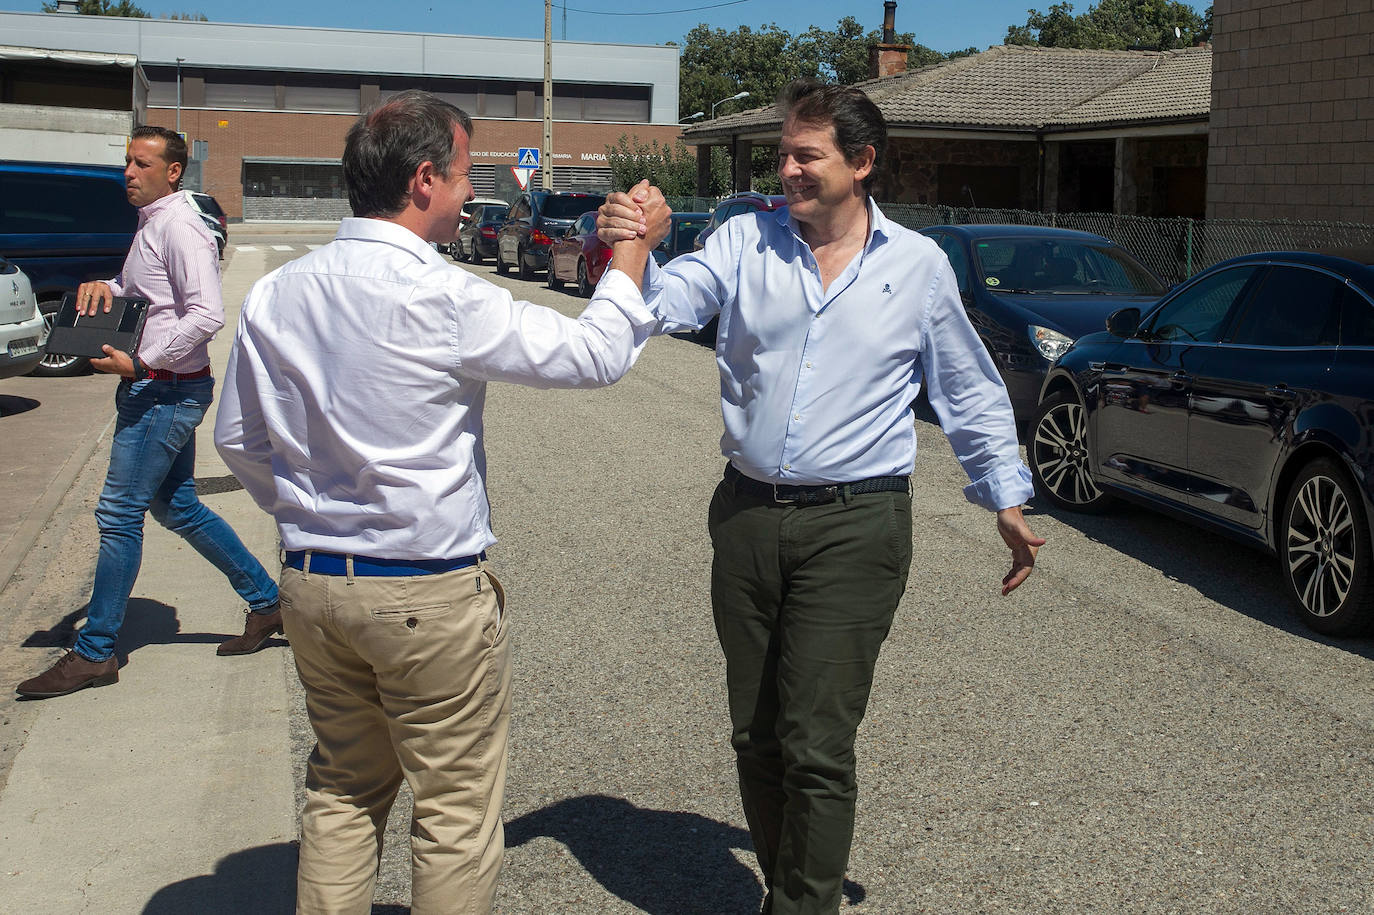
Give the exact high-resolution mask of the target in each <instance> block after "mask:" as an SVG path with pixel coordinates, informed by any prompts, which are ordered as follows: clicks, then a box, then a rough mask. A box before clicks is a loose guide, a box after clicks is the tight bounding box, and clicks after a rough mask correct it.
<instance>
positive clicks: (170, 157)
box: [129, 124, 186, 187]
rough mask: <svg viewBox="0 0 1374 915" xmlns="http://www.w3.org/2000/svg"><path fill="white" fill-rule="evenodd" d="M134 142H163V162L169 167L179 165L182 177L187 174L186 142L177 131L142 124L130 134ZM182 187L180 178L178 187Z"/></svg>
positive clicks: (130, 138) (130, 139) (131, 140)
mask: <svg viewBox="0 0 1374 915" xmlns="http://www.w3.org/2000/svg"><path fill="white" fill-rule="evenodd" d="M134 140H161V141H162V142H163V144H164V147H165V148H164V149H163V151H162V161H164V162H166V163H167V164H168V165H171V164H172V163H173V162H175V163H177V164H178V165H180V166H181V173H182V175H185V174H186V141H185V140H183V139H182V138H181V134H179V133H177V132H176V131H175V130H168V129H167V128H166V127H150V126H149V125H147V124H141V125H139V126H138V127H135V128H134V129H133V132H132V133H130V134H129V142H130V143H132V142H133V141H134ZM180 185H181V179H180V178H178V179H177V186H178V187H180Z"/></svg>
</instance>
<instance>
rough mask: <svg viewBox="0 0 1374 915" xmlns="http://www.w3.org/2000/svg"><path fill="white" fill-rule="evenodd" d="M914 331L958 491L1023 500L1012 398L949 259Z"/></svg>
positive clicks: (975, 499) (1024, 480)
mask: <svg viewBox="0 0 1374 915" xmlns="http://www.w3.org/2000/svg"><path fill="white" fill-rule="evenodd" d="M921 336H922V348H921V365H922V368H923V369H924V370H925V379H926V394H927V397H928V399H929V401H930V406H931V409H933V410H934V411H935V415H936V416H937V417H938V418H939V420H940V428H941V429H943V430H944V433H945V436H946V437H948V439H949V443H950V447H951V448H953V449H954V455H955V457H956V458H958V460H959V463H960V465H961V466H962V467H963V468H964V473H966V474H968V478H969V480H970V481H971V482H970V483H969V485H968V486H965V487H964V498H966V499H968V500H969V501H970V502H972V503H973V504H975V505H980V506H982V507H983V508H987V509H990V510H993V511H996V510H998V509H1002V508H1010V507H1012V506H1014V505H1020V504H1022V503H1023V502H1025V501H1026V500H1027V499H1029V498H1030V497H1031V494H1032V493H1033V492H1034V487H1033V486H1032V484H1031V476H1030V471H1029V470H1028V469H1027V468H1026V465H1025V463H1024V462H1023V461H1022V460H1021V454H1020V445H1019V444H1018V442H1017V439H1016V421H1015V418H1014V416H1013V415H1012V410H1011V401H1010V399H1009V398H1008V397H1007V389H1006V386H1005V385H1004V384H1003V383H1002V379H1001V377H1000V376H999V375H998V374H997V367H996V366H995V365H994V364H993V362H992V357H991V356H990V355H989V354H988V351H987V348H986V347H984V346H983V341H982V340H980V339H979V338H978V333H977V331H975V330H974V329H973V325H972V324H970V323H969V320H968V315H967V314H966V313H965V311H964V307H963V303H962V301H961V300H960V298H959V290H958V288H957V287H956V286H955V283H954V279H953V276H952V270H951V269H950V267H949V265H948V262H946V263H945V264H944V265H943V266H942V267H941V269H939V270H937V271H936V272H935V276H934V277H933V279H932V282H931V289H930V296H929V298H928V300H927V308H926V317H925V320H924V322H923V327H922V334H921Z"/></svg>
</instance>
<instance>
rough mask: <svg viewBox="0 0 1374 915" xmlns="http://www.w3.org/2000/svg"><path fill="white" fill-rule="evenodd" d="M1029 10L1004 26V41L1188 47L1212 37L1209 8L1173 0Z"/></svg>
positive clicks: (1113, 0) (1119, 0) (1104, 0)
mask: <svg viewBox="0 0 1374 915" xmlns="http://www.w3.org/2000/svg"><path fill="white" fill-rule="evenodd" d="M1027 12H1028V13H1029V14H1030V15H1029V16H1028V18H1027V19H1026V22H1025V24H1024V25H1014V26H1011V27H1010V28H1008V29H1007V37H1006V43H1007V44H1024V45H1040V46H1042V47H1054V48H1105V49H1113V50H1121V49H1124V48H1131V47H1149V48H1175V47H1188V46H1189V45H1192V44H1194V43H1196V42H1198V41H1208V40H1210V39H1211V37H1212V27H1211V24H1212V8H1211V7H1210V6H1209V7H1208V8H1207V11H1206V13H1205V15H1202V16H1200V15H1198V13H1197V11H1196V10H1194V9H1193V8H1192V7H1191V6H1189V5H1188V4H1186V3H1180V2H1177V0H1101V2H1100V3H1098V4H1097V5H1095V6H1090V7H1088V11H1087V12H1086V13H1080V14H1078V15H1075V14H1074V11H1073V4H1072V3H1068V2H1063V3H1056V4H1054V5H1052V6H1051V7H1050V8H1049V10H1048V11H1047V12H1043V13H1042V12H1040V11H1039V10H1028V11H1027ZM1175 29H1177V30H1178V34H1177V35H1176V34H1175V32H1174V30H1175Z"/></svg>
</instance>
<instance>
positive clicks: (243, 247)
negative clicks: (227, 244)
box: [234, 245, 258, 251]
mask: <svg viewBox="0 0 1374 915" xmlns="http://www.w3.org/2000/svg"><path fill="white" fill-rule="evenodd" d="M234 250H235V251H256V250H258V246H257V245H234Z"/></svg>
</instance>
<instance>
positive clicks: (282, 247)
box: [272, 245, 295, 251]
mask: <svg viewBox="0 0 1374 915" xmlns="http://www.w3.org/2000/svg"><path fill="white" fill-rule="evenodd" d="M272 250H273V251H292V250H295V249H293V248H292V247H291V246H290V245H273V246H272Z"/></svg>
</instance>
